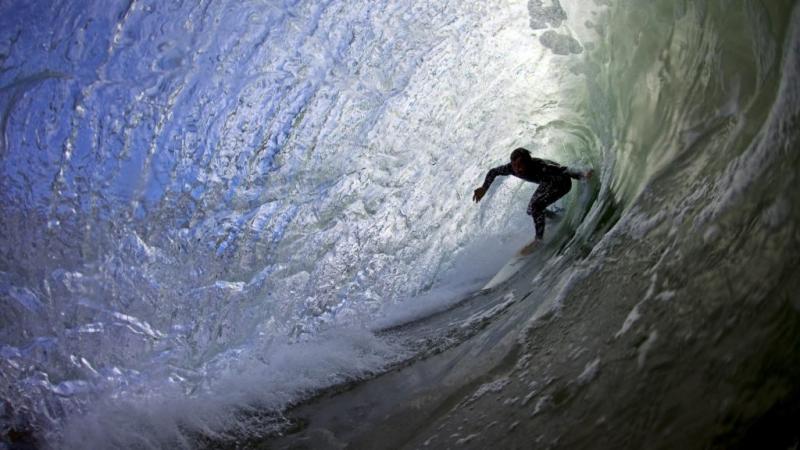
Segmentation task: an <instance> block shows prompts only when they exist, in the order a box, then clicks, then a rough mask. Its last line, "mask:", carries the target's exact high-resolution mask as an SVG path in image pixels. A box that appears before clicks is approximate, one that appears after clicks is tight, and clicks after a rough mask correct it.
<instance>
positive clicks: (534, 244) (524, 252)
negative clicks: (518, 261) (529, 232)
mask: <svg viewBox="0 0 800 450" xmlns="http://www.w3.org/2000/svg"><path fill="white" fill-rule="evenodd" d="M540 242H541V241H540V240H539V239H534V240H533V241H531V243H530V244H528V245H526V246H525V247H522V250H520V251H519V254H520V255H522V256H525V255H530V254H531V253H533V251H534V250H536V248H537V247H539V243H540Z"/></svg>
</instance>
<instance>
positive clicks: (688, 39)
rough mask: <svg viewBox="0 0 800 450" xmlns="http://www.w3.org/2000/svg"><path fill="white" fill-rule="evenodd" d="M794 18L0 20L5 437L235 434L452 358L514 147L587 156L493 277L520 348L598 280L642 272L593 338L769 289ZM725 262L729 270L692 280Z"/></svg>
mask: <svg viewBox="0 0 800 450" xmlns="http://www.w3.org/2000/svg"><path fill="white" fill-rule="evenodd" d="M795 3H796V2H793V1H771V2H763V1H756V0H742V1H721V0H720V1H683V2H674V1H667V0H663V1H653V2H638V1H633V0H627V1H626V0H616V1H598V0H593V1H578V0H569V1H567V0H564V1H561V2H559V1H557V0H553V1H552V2H542V1H539V0H530V1H527V2H525V1H500V0H497V1H495V0H491V1H485V2H462V1H430V2H424V1H423V2H406V1H391V0H379V1H374V2H347V1H341V0H330V1H324V2H315V1H301V0H297V1H291V0H289V1H247V2H226V1H200V2H183V1H174V2H167V3H162V2H155V1H150V2H148V1H138V0H130V1H125V2H92V1H86V2H68V1H54V2H36V1H34V2H22V1H14V0H12V1H7V2H3V3H1V4H0V114H1V115H0V131H2V140H0V170H2V174H1V175H0V200H1V201H2V214H0V230H2V233H0V302H2V315H1V316H0V357H1V359H0V375H1V377H0V392H2V398H3V406H2V408H3V409H2V414H1V415H0V430H1V431H2V432H3V440H4V444H3V445H6V446H9V445H12V444H14V443H17V442H35V443H36V445H38V446H43V447H53V448H62V447H81V448H83V447H84V446H87V445H88V446H89V447H93V448H109V447H111V448H130V447H138V448H163V447H168V446H171V447H175V446H178V447H184V448H193V447H196V446H198V445H200V444H202V443H208V442H209V440H210V441H211V442H228V443H230V442H233V443H236V442H239V441H240V440H247V439H256V440H257V439H260V438H262V437H264V436H268V435H270V433H273V432H275V431H276V430H281V429H283V428H282V427H284V426H286V425H287V423H289V422H290V420H289V419H288V418H287V416H286V414H285V413H286V411H287V408H289V407H290V406H292V405H295V404H297V403H299V402H302V401H303V400H305V399H307V398H309V397H311V396H313V395H314V394H315V393H317V392H320V391H321V390H323V389H325V388H327V387H330V386H335V385H340V384H342V383H357V382H358V381H359V380H366V379H371V378H373V377H374V376H375V375H376V374H380V373H383V372H386V371H389V370H393V368H395V367H397V366H400V365H404V364H414V361H418V360H421V359H422V358H423V357H422V356H420V355H428V354H431V353H435V352H438V351H439V350H435V351H434V347H435V348H436V349H438V348H439V347H438V346H442V345H443V342H446V345H444V347H447V348H451V346H458V345H469V343H468V342H469V340H470V339H472V337H473V336H475V333H478V331H475V332H469V333H450V330H452V329H455V328H459V327H460V326H461V325H453V327H455V328H448V327H450V326H451V325H448V324H449V323H450V322H453V323H459V324H464V323H469V324H474V323H477V322H480V323H481V325H480V326H481V327H484V326H486V325H485V324H486V323H489V324H490V325H489V326H490V327H491V324H492V323H497V324H499V323H500V320H499V319H495V317H497V316H499V315H502V313H503V311H506V310H507V309H508V308H509V307H510V305H511V304H512V303H514V302H517V301H519V302H522V303H524V302H523V301H522V300H518V299H517V300H514V301H513V302H512V300H509V299H511V298H512V297H508V298H507V297H504V295H505V294H503V295H501V296H500V297H499V300H498V302H499V303H491V302H489V303H487V304H486V310H485V311H484V312H483V313H482V314H478V315H474V314H471V315H467V317H466V318H458V317H457V316H453V317H452V318H450V319H447V317H448V311H450V308H452V307H453V305H458V304H460V303H459V302H461V301H462V300H463V299H464V298H468V297H469V296H470V295H472V293H474V292H476V291H477V290H479V289H480V287H481V286H483V285H484V284H485V283H486V281H488V280H489V279H490V278H491V277H492V276H493V275H494V273H495V272H496V271H497V270H498V269H499V268H500V267H501V266H502V265H503V263H504V262H505V261H506V260H507V259H508V258H509V257H510V256H511V255H512V254H513V253H514V252H515V251H516V250H517V249H518V248H519V247H520V246H522V245H523V244H524V243H525V242H527V240H529V239H530V237H531V234H532V224H531V222H530V218H529V217H527V216H526V215H525V205H526V204H527V201H528V198H529V196H530V195H531V193H532V192H533V190H534V188H535V186H534V185H531V184H527V183H522V182H520V181H519V180H515V179H505V180H501V179H498V180H496V182H495V184H494V185H493V186H492V188H491V190H490V192H489V194H488V195H487V197H486V198H485V199H484V200H483V201H482V202H481V204H480V205H475V204H473V203H472V201H471V196H472V190H473V189H474V188H475V187H477V186H478V185H480V183H481V182H482V181H483V177H484V175H485V173H486V171H487V170H488V169H489V168H491V167H493V166H496V165H499V164H502V163H505V162H506V161H507V159H508V154H509V152H510V151H511V150H512V149H513V148H515V147H517V146H526V147H528V148H530V149H531V150H532V151H533V153H534V154H536V155H537V156H541V157H545V158H548V159H553V160H556V161H559V162H561V163H563V164H566V165H569V166H575V167H580V168H592V169H593V170H594V171H595V176H594V177H593V179H592V180H591V181H589V182H581V183H575V185H574V186H573V190H572V192H571V193H570V194H569V195H568V196H567V197H565V199H564V200H563V201H561V202H560V203H559V204H558V205H557V206H558V208H559V209H560V210H562V213H560V218H559V220H557V221H554V222H552V225H550V228H548V235H549V237H548V245H547V247H546V248H545V249H543V251H542V253H541V255H540V256H539V257H538V259H537V260H536V261H535V263H532V264H530V265H529V266H526V268H525V269H524V270H522V271H521V272H520V273H519V274H518V275H517V277H516V282H517V283H519V282H521V280H524V281H526V282H527V281H529V280H533V281H534V284H537V283H538V284H547V285H550V286H557V287H560V288H559V289H554V290H552V292H551V291H548V293H547V295H544V297H543V298H540V299H538V300H537V301H540V302H541V306H537V307H536V308H534V307H532V306H531V307H530V308H527V309H524V311H525V312H526V313H525V314H519V315H517V316H515V318H514V319H513V323H514V327H516V328H517V329H519V330H517V332H519V333H521V335H520V336H522V337H521V338H520V339H521V340H522V341H524V340H525V337H524V336H529V335H530V330H531V328H530V326H529V325H530V323H529V321H531V320H533V319H535V318H537V317H540V316H541V315H542V311H543V310H547V311H557V310H558V309H559V308H561V307H563V305H568V304H569V303H570V299H571V298H572V297H571V294H570V293H571V292H572V291H571V289H570V287H571V286H574V285H576V283H578V282H577V281H576V280H580V279H589V278H591V277H592V276H595V277H599V276H600V274H603V276H604V277H606V278H605V279H607V280H609V283H610V282H611V281H610V280H613V283H614V284H615V285H618V286H619V289H620V291H619V292H618V294H619V295H618V296H619V297H620V298H625V297H626V294H625V293H626V292H627V291H625V288H626V286H628V283H630V287H631V290H633V289H634V286H639V285H638V284H637V283H636V282H634V281H625V280H627V274H629V273H634V272H637V271H639V272H646V273H647V276H648V277H649V278H648V280H649V281H651V283H650V284H649V285H648V288H649V290H647V291H646V292H647V293H646V294H645V295H644V297H643V298H644V299H641V298H639V299H638V300H637V301H636V302H634V304H636V307H635V308H628V307H627V306H626V307H620V310H621V311H622V312H623V313H624V314H623V317H624V318H625V321H624V322H621V323H619V324H618V326H617V327H616V328H615V329H614V332H615V333H616V334H618V335H619V336H623V337H624V336H625V335H626V334H628V333H629V332H630V330H631V329H634V328H635V327H636V324H637V323H642V322H643V321H645V320H644V319H640V318H641V317H642V315H646V309H647V305H649V303H647V301H648V300H649V299H652V298H659V299H662V300H665V301H668V300H670V299H672V298H675V297H678V298H679V299H687V301H690V300H693V301H694V304H702V300H703V299H704V298H706V297H707V296H708V295H707V294H708V293H709V292H719V291H720V289H730V291H731V295H730V297H731V298H739V297H742V298H744V299H745V300H747V299H748V298H750V299H752V298H761V296H763V295H766V294H764V293H765V292H767V293H768V292H773V291H774V289H775V287H776V286H783V285H785V284H786V283H787V282H786V279H787V277H789V275H790V274H791V273H792V272H791V271H792V270H794V271H795V272H796V269H792V267H796V264H795V263H796V262H798V253H800V252H798V243H799V242H800V235H798V233H797V229H798V228H797V223H798V213H797V207H796V206H797V205H798V196H797V193H796V190H794V189H793V188H792V186H794V184H795V183H794V182H795V181H796V178H797V169H798V160H797V152H796V149H797V137H798V136H797V134H798V131H797V123H798V121H797V117H798V110H797V108H798V107H797V105H798V104H800V103H798V81H797V73H798V62H797V56H798V48H800V47H799V46H798V42H799V41H798V30H797V27H798V26H800V23H798V17H799V16H798V14H800V13H798V12H797V11H796V10H797V9H798V8H797V6H796V4H795ZM656 236H657V237H656ZM622 239H628V240H630V241H631V242H636V243H637V245H640V244H641V245H642V246H643V247H642V248H639V247H636V246H633V245H628V246H626V245H621V244H620V242H621V240H622ZM656 239H658V241H657V242H656V241H655V240H656ZM737 243H738V244H737ZM645 244H647V245H650V247H647V245H645ZM651 244H652V245H651ZM661 244H664V245H667V247H666V249H664V248H661V247H660V246H661ZM737 245H740V246H741V247H740V249H747V252H748V255H749V256H750V257H751V260H750V261H749V263H750V264H755V267H754V268H753V270H751V271H749V272H748V273H749V275H748V276H744V275H741V276H740V277H738V278H735V279H733V280H731V279H730V273H729V272H726V271H724V270H721V269H720V270H711V271H710V272H708V271H703V270H705V269H702V268H706V267H707V266H708V265H709V264H719V263H718V262H711V261H710V260H706V259H704V258H706V256H707V255H710V254H715V253H714V252H722V251H727V250H726V249H731V248H733V249H736V248H737ZM737 258H738V257H737ZM609 261H613V262H616V261H622V262H624V263H625V264H620V266H619V269H618V272H613V271H611V269H605V267H611V266H612V264H611V263H610V262H609ZM734 261H735V262H737V263H738V264H737V265H738V267H742V266H743V265H746V264H748V261H745V260H743V259H735V260H734ZM670 263H674V264H677V265H678V266H680V267H682V268H683V270H684V272H680V271H678V272H675V273H682V274H683V275H684V276H685V277H686V278H687V279H691V275H692V274H694V273H700V272H702V273H704V274H705V275H703V277H704V278H703V283H702V284H701V286H705V287H703V288H699V289H696V290H694V291H692V292H683V291H681V290H680V289H679V286H678V284H679V283H683V282H686V283H687V284H688V281H686V280H684V279H683V278H680V277H677V278H676V279H674V280H671V279H669V278H667V279H664V278H663V277H662V278H661V279H659V278H658V273H659V268H660V267H664V266H669V265H670ZM639 267H641V270H639V269H638V268H639ZM712 269H714V267H712ZM587 277H588V278H587ZM621 280H622V281H621ZM512 281H513V280H512ZM597 283H599V281H598V282H597ZM670 283H672V284H673V285H670ZM706 288H707V289H708V292H706V291H704V290H703V289H706ZM598 290H601V289H599V288H598ZM709 295H710V294H709ZM610 297H611V296H610V295H609V296H607V297H606V298H600V300H601V301H602V300H611V298H610ZM513 298H516V297H513ZM529 298H533V296H530V297H529ZM503 299H505V300H503ZM639 300H641V301H642V302H643V303H641V305H640V304H638V303H637V302H638V301H639ZM527 301H530V300H527ZM776 301H782V302H789V303H791V304H792V305H793V306H792V308H793V309H792V311H794V312H795V313H796V312H797V311H798V310H800V308H798V306H797V302H796V300H794V299H793V298H785V299H784V298H780V299H778V300H776ZM673 303H674V304H677V302H673ZM537 305H539V303H537ZM442 311H444V313H443V314H444V317H445V318H446V319H445V320H444V321H443V322H441V323H440V322H437V320H440V319H435V320H433V319H431V321H432V322H431V323H436V324H439V325H441V327H432V326H430V327H427V326H425V327H422V328H413V329H412V330H411V331H410V332H408V333H405V334H403V333H399V334H395V333H386V332H384V331H385V330H386V329H392V327H394V326H398V325H400V326H401V325H402V324H404V323H408V322H409V321H419V320H422V321H423V323H424V321H425V320H426V318H428V317H434V316H435V317H442V316H441V312H442ZM506 320H507V319H506ZM659 320H661V321H662V323H671V321H672V320H676V321H677V320H679V314H678V313H677V312H676V313H675V314H674V315H673V316H670V315H668V314H667V315H665V316H664V317H661V318H660V319H659ZM531 323H532V322H531ZM570 326H572V327H574V328H583V322H580V321H577V322H571V325H570ZM514 327H512V328H514ZM423 328H424V330H423ZM470 329H472V328H470ZM475 329H476V330H477V328H475ZM526 330H527V331H526ZM788 330H793V328H791V327H789V328H788ZM423 331H424V332H423ZM653 332H655V333H656V334H653ZM648 333H649V334H646V336H648V338H647V339H646V340H645V342H649V344H648V348H649V347H652V346H655V345H656V344H655V343H656V342H660V341H658V336H659V334H658V333H657V332H656V331H654V330H649V331H648ZM775 333H776V334H781V333H789V331H787V329H780V328H778V329H776V331H775ZM792 333H793V331H792ZM423 335H424V337H425V339H423V338H422V337H423ZM661 336H662V338H661V340H662V341H663V340H664V337H663V336H665V331H663V330H662V331H661ZM742 342H749V341H747V339H745V338H742ZM709 345H710V344H709ZM638 354H639V355H642V354H645V356H644V357H642V361H643V362H642V363H641V364H640V365H644V364H645V363H644V361H645V360H646V354H647V350H644V351H642V352H639V353H638ZM637 361H638V360H637ZM587 367H588V368H589V369H592V367H595V369H592V370H588V371H587V372H586V377H585V379H587V380H591V379H593V378H594V375H593V374H594V371H596V368H597V367H599V366H598V365H595V366H591V365H588V366H587ZM501 384H502V383H501ZM498 386H500V385H498ZM502 386H505V384H502ZM502 386H501V387H502ZM790 391H791V390H790ZM776 401H777V400H776ZM465 443H468V442H465Z"/></svg>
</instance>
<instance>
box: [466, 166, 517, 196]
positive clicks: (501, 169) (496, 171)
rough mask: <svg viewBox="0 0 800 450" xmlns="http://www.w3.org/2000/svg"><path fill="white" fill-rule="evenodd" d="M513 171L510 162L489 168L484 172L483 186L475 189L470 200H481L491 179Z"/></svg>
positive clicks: (490, 183)
mask: <svg viewBox="0 0 800 450" xmlns="http://www.w3.org/2000/svg"><path fill="white" fill-rule="evenodd" d="M512 173H513V171H512V169H511V164H503V165H502V166H497V167H495V168H493V169H491V170H489V173H487V174H486V178H485V179H484V180H483V186H481V187H479V188H478V189H475V193H474V194H473V195H472V200H474V201H475V202H476V203H477V202H479V201H481V199H482V198H483V196H484V195H486V191H487V190H489V186H491V185H492V181H494V179H495V178H497V177H498V176H499V175H504V176H505V175H511V174H512Z"/></svg>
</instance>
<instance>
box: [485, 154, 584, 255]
mask: <svg viewBox="0 0 800 450" xmlns="http://www.w3.org/2000/svg"><path fill="white" fill-rule="evenodd" d="M498 175H514V176H515V177H517V178H522V179H523V180H525V181H530V182H532V183H538V184H539V187H537V188H536V191H535V192H534V193H533V196H532V197H531V201H530V202H528V215H529V216H532V217H533V225H534V228H535V230H536V238H535V239H534V240H533V241H532V242H531V243H530V244H528V245H526V246H525V247H524V248H523V249H522V250H521V252H520V253H522V254H527V253H530V252H531V251H532V250H533V249H534V248H535V247H536V246H537V245H538V244H539V242H541V240H542V239H543V238H544V214H545V208H546V207H547V206H548V205H550V204H552V203H553V202H555V201H556V200H558V199H559V198H561V197H563V196H564V195H566V194H567V192H569V190H570V189H571V188H572V178H574V179H576V180H582V179H589V178H591V177H592V170H591V169H590V170H587V171H580V170H576V169H573V168H569V167H565V166H562V165H560V164H557V163H555V162H553V161H548V160H546V159H541V158H534V157H532V156H531V152H529V151H528V150H527V149H525V148H523V147H519V148H517V149H515V150H514V151H513V152H511V162H510V163H509V164H504V165H502V166H498V167H495V168H493V169H491V170H489V173H487V174H486V179H485V180H484V181H483V186H481V187H479V188H478V189H475V193H474V195H473V196H472V199H473V200H474V201H475V203H477V202H479V201H481V199H482V198H483V196H484V195H486V191H487V190H488V189H489V186H490V185H491V184H492V181H494V179H495V178H496V177H497V176H498Z"/></svg>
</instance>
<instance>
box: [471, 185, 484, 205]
mask: <svg viewBox="0 0 800 450" xmlns="http://www.w3.org/2000/svg"><path fill="white" fill-rule="evenodd" d="M484 195H486V188H485V187H483V186H481V187H479V188H478V189H475V193H474V194H472V200H475V203H478V202H479V201H481V199H482V198H483V196H484Z"/></svg>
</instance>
